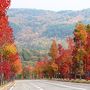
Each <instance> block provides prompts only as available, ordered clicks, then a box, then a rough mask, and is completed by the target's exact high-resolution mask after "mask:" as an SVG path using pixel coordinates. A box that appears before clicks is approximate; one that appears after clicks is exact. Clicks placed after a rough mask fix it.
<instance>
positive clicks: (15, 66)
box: [0, 0, 22, 85]
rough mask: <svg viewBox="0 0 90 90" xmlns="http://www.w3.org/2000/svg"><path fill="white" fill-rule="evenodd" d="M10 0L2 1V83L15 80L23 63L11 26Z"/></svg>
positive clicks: (0, 17)
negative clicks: (9, 20)
mask: <svg viewBox="0 0 90 90" xmlns="http://www.w3.org/2000/svg"><path fill="white" fill-rule="evenodd" d="M9 5H10V0H8V1H7V0H1V1H0V85H2V84H4V83H6V82H9V81H11V80H14V78H15V76H16V74H18V73H21V71H22V65H21V62H20V58H19V55H18V52H17V50H16V46H15V44H14V37H13V30H12V28H11V27H10V26H9V22H8V16H7V15H6V14H7V9H8V7H9Z"/></svg>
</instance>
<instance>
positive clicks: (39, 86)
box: [9, 80, 90, 90]
mask: <svg viewBox="0 0 90 90" xmlns="http://www.w3.org/2000/svg"><path fill="white" fill-rule="evenodd" d="M9 90H90V84H81V83H71V82H60V81H51V80H17V81H16V84H15V85H14V86H13V87H11V88H10V89H9Z"/></svg>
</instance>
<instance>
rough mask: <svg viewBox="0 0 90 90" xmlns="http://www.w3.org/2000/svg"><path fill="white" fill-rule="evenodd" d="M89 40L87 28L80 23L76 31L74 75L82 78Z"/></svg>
mask: <svg viewBox="0 0 90 90" xmlns="http://www.w3.org/2000/svg"><path fill="white" fill-rule="evenodd" d="M86 40H87V33H86V27H85V25H84V24H82V23H78V24H77V25H76V27H75V30H74V42H75V48H74V50H73V73H74V74H75V77H76V75H79V76H80V78H81V76H82V75H84V73H85V72H84V55H85V53H86V52H85V45H86Z"/></svg>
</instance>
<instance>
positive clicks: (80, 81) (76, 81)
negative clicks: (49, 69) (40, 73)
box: [52, 78, 90, 84]
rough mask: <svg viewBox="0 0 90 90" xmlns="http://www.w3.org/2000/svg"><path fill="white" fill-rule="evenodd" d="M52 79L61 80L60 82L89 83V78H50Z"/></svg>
mask: <svg viewBox="0 0 90 90" xmlns="http://www.w3.org/2000/svg"><path fill="white" fill-rule="evenodd" d="M52 80H56V81H62V82H73V83H85V84H90V80H85V79H81V80H80V79H76V80H74V79H72V80H68V79H54V78H53V79H52Z"/></svg>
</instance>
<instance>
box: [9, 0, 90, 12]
mask: <svg viewBox="0 0 90 90" xmlns="http://www.w3.org/2000/svg"><path fill="white" fill-rule="evenodd" d="M10 8H30V9H43V10H52V11H60V10H82V9H87V8H90V0H11V6H10Z"/></svg>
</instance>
